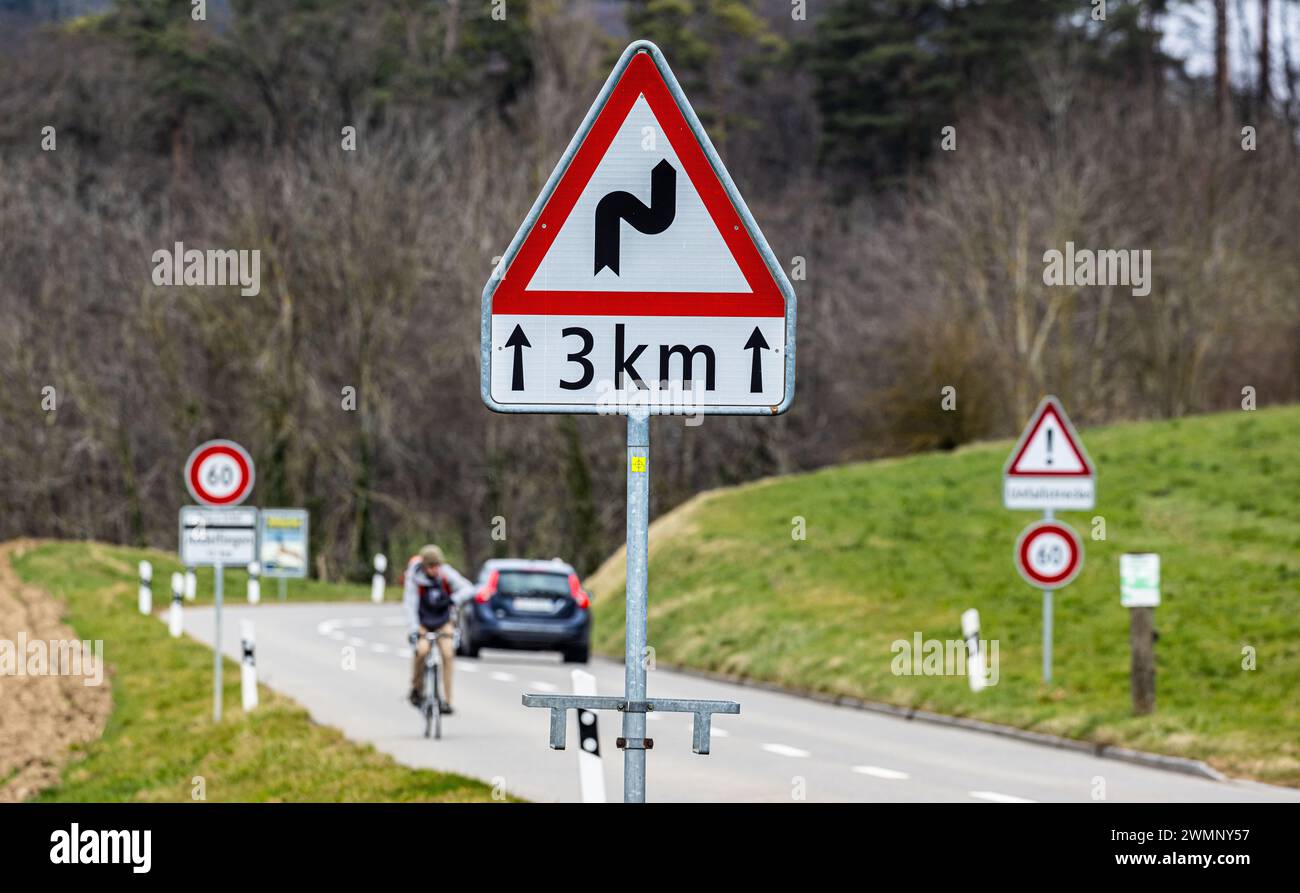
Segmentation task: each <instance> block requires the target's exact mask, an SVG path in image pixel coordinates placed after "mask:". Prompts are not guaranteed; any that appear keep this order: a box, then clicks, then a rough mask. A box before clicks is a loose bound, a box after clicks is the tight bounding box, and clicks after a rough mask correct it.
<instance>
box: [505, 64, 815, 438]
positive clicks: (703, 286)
mask: <svg viewBox="0 0 1300 893" xmlns="http://www.w3.org/2000/svg"><path fill="white" fill-rule="evenodd" d="M482 357H483V368H482V382H483V399H484V402H485V403H487V405H488V406H489V407H491V408H492V409H497V410H506V409H509V410H511V411H515V412H521V411H522V412H530V411H531V412H574V411H577V412H584V411H585V412H591V411H597V412H624V411H628V410H627V408H626V406H625V405H624V403H623V401H624V400H625V399H626V398H636V399H635V400H632V401H631V402H639V403H640V404H641V405H645V403H646V402H648V403H649V409H650V411H651V412H656V413H682V412H687V413H690V412H703V413H765V414H768V413H774V412H783V411H784V410H785V409H786V407H787V406H788V405H789V403H790V400H791V398H792V397H793V394H794V291H793V289H792V288H791V287H790V283H789V280H788V279H787V278H786V276H785V273H784V272H783V271H782V269H781V266H780V264H779V262H778V261H777V260H776V258H775V256H774V255H773V254H772V251H771V249H770V248H769V247H768V245H767V242H766V241H765V240H764V238H763V234H762V233H761V232H760V231H759V229H758V226H757V224H755V223H754V221H753V218H752V216H751V215H750V213H749V211H748V209H747V208H746V207H745V203H744V201H743V200H742V199H741V197H740V194H739V192H737V190H736V188H735V185H734V184H733V183H732V182H731V179H730V177H729V176H728V175H727V172H726V168H725V167H724V166H723V164H722V161H721V159H720V158H718V156H717V152H716V151H715V150H714V148H713V145H712V144H711V143H710V142H709V139H708V137H707V136H706V135H705V133H704V130H703V127H702V126H701V125H700V123H699V119H698V118H697V117H696V115H695V113H694V111H693V110H692V109H691V107H690V104H689V103H688V102H687V100H686V97H685V95H684V94H683V93H682V90H681V87H680V86H679V85H678V84H677V81H676V79H674V78H673V75H672V72H671V70H669V68H668V65H667V63H666V62H665V61H664V58H663V55H662V53H660V52H659V50H658V48H656V47H655V46H654V45H653V44H650V43H648V42H645V41H638V42H637V43H634V44H633V45H632V46H630V47H628V49H627V50H626V51H625V52H624V54H623V57H622V58H621V59H620V60H619V63H618V65H617V66H615V68H614V71H613V73H611V75H610V77H609V80H608V81H607V82H606V84H605V87H604V89H603V90H602V91H601V94H600V97H599V98H598V99H597V100H596V103H595V105H594V106H593V107H592V109H591V111H590V112H589V113H588V115H587V118H586V119H585V120H584V122H583V126H582V128H581V129H580V130H579V132H578V133H577V135H575V136H574V139H573V142H571V143H570V145H569V148H568V150H567V151H566V152H565V155H564V157H563V158H562V159H561V160H560V163H559V164H558V165H557V166H556V169H555V172H554V173H552V175H551V178H550V180H549V181H548V182H547V185H546V188H545V189H544V190H543V191H542V194H541V196H539V197H538V199H537V202H536V203H535V204H534V205H533V210H532V211H531V213H530V214H529V216H528V219H527V220H525V222H524V224H523V226H522V227H520V229H519V232H518V233H516V235H515V238H514V240H513V241H512V242H511V244H510V248H509V250H508V251H507V252H506V255H505V257H504V258H503V259H502V261H501V264H500V265H499V267H498V270H497V272H496V274H494V276H493V278H492V279H491V280H489V282H488V284H487V286H486V287H485V288H484V291H483V350H482ZM681 393H686V394H689V395H690V396H689V399H687V400H686V401H685V402H686V403H688V404H690V405H688V406H682V405H678V404H675V403H672V402H670V403H669V404H667V405H663V404H662V403H661V402H660V397H661V396H662V395H664V394H674V395H677V394H681ZM611 395H613V397H614V398H615V399H613V400H611V399H610V396H611ZM647 397H648V401H647V400H646V399H642V398H647Z"/></svg>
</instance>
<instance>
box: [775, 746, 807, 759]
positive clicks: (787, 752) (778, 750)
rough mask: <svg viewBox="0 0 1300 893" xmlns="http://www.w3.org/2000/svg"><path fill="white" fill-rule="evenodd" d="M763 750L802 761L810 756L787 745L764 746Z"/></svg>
mask: <svg viewBox="0 0 1300 893" xmlns="http://www.w3.org/2000/svg"><path fill="white" fill-rule="evenodd" d="M763 750H765V751H767V752H768V753H774V754H776V755H777V756H782V757H798V758H799V759H803V758H804V757H810V756H812V754H811V753H810V752H808V751H806V750H800V749H799V748H797V747H791V746H790V745H788V744H764V745H763Z"/></svg>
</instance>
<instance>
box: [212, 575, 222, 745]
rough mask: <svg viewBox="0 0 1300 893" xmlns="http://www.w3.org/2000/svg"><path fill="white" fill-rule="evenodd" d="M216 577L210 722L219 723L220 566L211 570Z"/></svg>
mask: <svg viewBox="0 0 1300 893" xmlns="http://www.w3.org/2000/svg"><path fill="white" fill-rule="evenodd" d="M212 572H213V574H214V575H215V577H216V585H215V589H216V592H215V596H214V601H215V602H216V608H215V610H214V612H213V618H214V621H215V624H216V625H215V627H214V632H213V639H212V721H213V722H221V596H222V592H221V565H220V564H218V565H217V566H215V567H214V568H213V569H212Z"/></svg>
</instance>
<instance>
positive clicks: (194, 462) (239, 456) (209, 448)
mask: <svg viewBox="0 0 1300 893" xmlns="http://www.w3.org/2000/svg"><path fill="white" fill-rule="evenodd" d="M214 453H224V454H226V455H229V456H231V457H233V458H234V460H235V464H237V465H238V466H239V469H240V471H242V472H243V473H244V486H242V487H240V488H239V489H238V490H236V491H234V492H233V493H231V494H230V495H229V496H226V497H225V498H222V499H213V498H211V497H209V496H207V495H206V493H205V491H204V489H203V486H202V484H201V482H200V481H199V480H198V470H199V466H200V465H202V464H203V460H204V459H206V458H207V457H208V456H210V455H212V454H214ZM253 475H254V469H253V458H252V456H250V455H249V454H248V450H246V449H244V448H243V447H242V446H240V445H239V444H237V443H235V442H234V441H233V440H209V441H207V442H206V443H202V444H199V446H198V447H196V448H195V450H194V452H192V453H190V457H189V459H187V460H186V461H185V486H186V488H187V489H188V490H189V491H190V495H191V496H193V497H194V499H195V501H196V502H201V503H203V504H204V505H211V506H232V505H239V504H240V503H242V502H243V501H244V500H245V499H247V498H248V494H249V493H251V492H252V490H253Z"/></svg>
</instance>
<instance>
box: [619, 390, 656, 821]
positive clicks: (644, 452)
mask: <svg viewBox="0 0 1300 893" xmlns="http://www.w3.org/2000/svg"><path fill="white" fill-rule="evenodd" d="M649 525H650V416H649V413H648V412H644V411H643V412H641V413H638V412H636V408H635V407H634V408H633V410H632V411H631V412H629V413H628V415H627V607H626V608H625V614H626V627H625V629H626V633H625V635H624V649H623V679H624V689H623V690H624V691H625V692H626V693H627V699H628V701H629V702H631V701H644V700H645V671H646V665H645V646H646V624H647V620H646V614H647V605H646V588H647V580H648V577H649V569H648V567H647V562H648V560H649V559H648V556H647V555H646V552H647V551H648V550H649V540H650V536H649ZM645 726H646V719H645V713H644V712H642V711H635V710H627V709H624V711H623V739H624V748H623V802H624V803H644V802H645V748H646V744H645ZM650 746H651V747H653V745H650Z"/></svg>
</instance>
